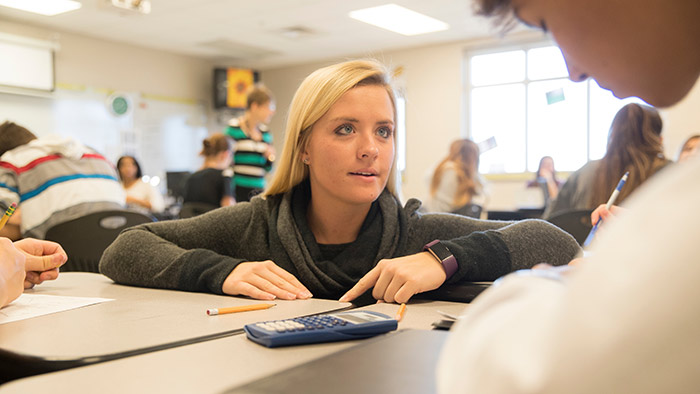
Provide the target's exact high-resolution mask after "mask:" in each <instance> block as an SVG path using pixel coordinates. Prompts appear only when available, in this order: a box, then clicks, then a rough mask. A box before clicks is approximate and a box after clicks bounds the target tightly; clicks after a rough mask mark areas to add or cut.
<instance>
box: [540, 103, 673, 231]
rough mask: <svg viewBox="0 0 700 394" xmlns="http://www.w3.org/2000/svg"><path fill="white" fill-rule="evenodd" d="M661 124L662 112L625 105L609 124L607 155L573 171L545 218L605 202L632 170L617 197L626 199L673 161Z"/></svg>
mask: <svg viewBox="0 0 700 394" xmlns="http://www.w3.org/2000/svg"><path fill="white" fill-rule="evenodd" d="M662 126H663V122H662V121H661V116H660V115H659V112H658V111H657V110H656V109H654V108H652V107H649V106H646V105H640V104H627V105H625V106H624V107H622V108H621V109H620V110H619V111H618V112H617V114H616V115H615V118H614V119H613V122H612V125H611V126H610V134H609V136H608V149H607V151H606V153H605V156H604V157H603V158H602V159H600V160H595V161H591V162H588V163H587V164H585V165H584V166H583V167H581V168H580V169H579V170H577V171H576V172H574V173H573V174H571V176H570V177H569V178H568V179H567V180H566V183H565V184H564V186H563V187H562V188H561V191H560V193H559V196H558V197H557V198H556V199H555V200H554V202H553V203H552V204H551V205H550V206H549V207H548V209H547V210H546V211H545V213H544V218H547V219H548V218H551V217H553V216H556V215H557V214H559V213H562V212H566V211H569V210H574V209H591V210H592V209H594V208H596V207H597V206H598V205H600V204H604V203H605V202H606V201H607V200H608V198H610V193H612V191H613V190H615V186H617V183H618V182H619V181H620V177H621V176H622V174H624V173H625V172H627V171H629V173H630V175H629V178H628V179H627V183H625V187H624V188H623V189H622V191H621V192H620V195H619V196H618V198H617V204H620V203H621V202H623V201H624V200H625V199H626V198H627V197H628V196H629V195H630V194H632V192H634V191H635V190H636V189H637V188H638V187H639V186H640V185H641V184H642V183H644V182H645V181H646V180H648V179H649V178H650V177H651V176H652V175H654V174H656V173H657V172H658V171H659V170H661V169H662V168H664V167H665V166H667V165H668V164H669V163H671V161H670V160H667V159H666V158H665V157H664V148H663V145H662V143H661V129H662Z"/></svg>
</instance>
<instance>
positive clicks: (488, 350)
mask: <svg viewBox="0 0 700 394" xmlns="http://www.w3.org/2000/svg"><path fill="white" fill-rule="evenodd" d="M478 5H479V9H480V13H481V14H486V15H510V14H512V13H513V12H515V15H516V16H517V18H519V19H520V20H522V21H524V22H525V23H527V24H529V25H533V26H538V27H540V28H542V29H544V30H546V31H549V32H551V34H552V36H553V38H554V39H555V40H556V41H557V43H558V44H559V46H560V48H561V50H562V53H563V54H564V57H565V58H566V61H567V65H568V68H569V74H570V77H571V79H573V80H577V81H578V80H584V79H586V78H587V77H588V76H591V77H594V78H596V79H597V81H598V82H599V83H600V84H601V86H606V87H608V88H610V89H612V91H613V92H614V93H615V94H616V95H617V96H619V97H624V96H627V95H638V96H639V97H641V98H642V99H644V100H645V101H646V102H648V103H649V104H652V105H656V106H668V105H672V104H674V103H676V102H678V101H680V100H681V99H682V98H683V97H684V96H685V95H686V94H687V93H688V91H689V90H690V89H691V88H692V86H693V84H694V83H695V82H696V80H697V79H698V76H699V75H700V51H698V50H697V39H698V37H700V24H698V23H697V21H698V20H700V2H698V1H694V0H679V1H673V2H660V1H656V0H617V1H609V0H589V1H586V2H580V1H573V0H560V1H554V0H513V1H507V0H502V1H496V0H478ZM640 48H644V53H645V54H647V56H645V60H644V61H641V60H640V57H639V54H640V52H639V49H640ZM664 172H665V173H664V174H663V175H661V176H659V177H655V178H654V179H652V180H650V181H649V182H647V183H645V184H644V185H642V186H641V188H640V189H639V190H638V191H637V192H635V195H634V196H632V197H631V198H630V199H629V200H628V201H626V202H625V206H626V208H627V209H626V210H625V211H624V213H621V214H620V215H619V216H618V217H617V218H616V220H614V221H610V222H609V223H608V222H606V223H605V227H606V231H605V232H600V233H599V234H598V236H600V237H599V238H597V239H596V240H595V241H594V243H593V245H592V248H591V257H589V258H587V259H586V261H584V262H582V263H580V264H579V265H578V266H576V267H572V268H570V269H569V270H562V269H561V268H552V269H543V270H530V271H524V272H523V273H519V274H513V275H508V276H506V277H505V278H503V279H502V280H500V281H499V285H498V286H494V287H493V288H491V289H488V290H487V291H485V292H484V293H482V294H481V295H480V296H479V297H477V299H476V300H475V302H473V303H472V305H470V306H469V308H468V309H467V313H466V315H465V316H464V317H463V318H461V319H460V320H459V321H458V322H457V323H456V325H455V326H454V327H453V329H452V332H451V333H450V336H449V337H448V339H447V341H446V342H445V345H444V348H443V352H442V354H441V356H440V360H439V363H438V365H437V368H436V372H437V382H438V392H440V393H467V392H469V393H568V394H571V393H636V394H639V393H697V392H700V374H698V373H697V372H698V369H699V368H700V314H698V310H700V287H698V285H697V279H698V278H699V277H700V264H698V263H699V261H698V248H697V245H698V232H697V223H699V222H700V205H698V201H700V182H698V176H699V175H700V159H698V158H697V157H695V158H692V159H689V160H687V161H686V162H684V163H681V164H678V165H675V166H673V167H672V168H669V169H668V170H665V171H664Z"/></svg>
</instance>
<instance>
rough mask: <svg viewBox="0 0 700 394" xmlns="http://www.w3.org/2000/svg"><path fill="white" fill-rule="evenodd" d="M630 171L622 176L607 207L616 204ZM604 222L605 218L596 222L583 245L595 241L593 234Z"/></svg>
mask: <svg viewBox="0 0 700 394" xmlns="http://www.w3.org/2000/svg"><path fill="white" fill-rule="evenodd" d="M629 174H630V172H629V171H627V172H625V175H623V176H622V178H621V179H620V182H618V183H617V187H616V188H615V190H613V192H612V194H611V195H610V198H609V199H608V203H607V204H605V208H606V209H610V207H612V206H613V204H615V200H617V196H618V195H619V194H620V190H622V187H623V186H625V182H627V177H628V176H629ZM602 222H603V219H600V218H599V219H598V221H597V222H596V223H595V226H593V228H592V229H591V232H590V233H588V236H587V237H586V240H585V241H583V246H588V245H589V244H590V243H591V241H593V236H594V235H595V232H596V230H597V229H598V225H600V223H602Z"/></svg>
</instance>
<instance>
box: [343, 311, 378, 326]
mask: <svg viewBox="0 0 700 394" xmlns="http://www.w3.org/2000/svg"><path fill="white" fill-rule="evenodd" d="M335 317H337V318H339V319H344V320H347V321H349V322H351V323H355V324H362V323H369V322H373V321H378V320H384V319H382V318H381V317H380V316H377V315H373V314H371V313H365V312H353V313H343V314H338V315H335Z"/></svg>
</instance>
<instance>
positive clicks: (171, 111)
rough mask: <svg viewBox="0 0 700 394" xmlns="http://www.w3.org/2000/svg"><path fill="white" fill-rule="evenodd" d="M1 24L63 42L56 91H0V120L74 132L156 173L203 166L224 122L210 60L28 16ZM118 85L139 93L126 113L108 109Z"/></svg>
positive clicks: (17, 32)
mask: <svg viewBox="0 0 700 394" xmlns="http://www.w3.org/2000/svg"><path fill="white" fill-rule="evenodd" d="M0 32H2V33H7V34H12V35H15V36H21V37H27V38H33V39H38V40H45V41H52V42H55V43H57V44H58V45H59V49H58V51H57V52H56V54H55V73H56V86H57V89H56V91H55V92H53V93H50V94H39V95H36V96H27V95H18V94H8V93H0V122H2V121H4V120H5V119H9V120H12V121H15V122H16V123H18V124H21V125H23V126H26V127H27V128H29V129H30V130H32V131H33V132H34V133H35V134H37V135H39V136H41V135H45V134H49V133H58V134H63V135H70V136H73V137H75V138H77V139H78V140H80V141H82V142H83V143H86V144H88V145H90V146H92V147H94V148H95V149H98V150H99V151H101V152H102V153H103V154H105V155H106V156H107V157H108V158H109V159H111V160H116V159H117V158H118V157H119V156H121V155H122V154H124V153H131V154H135V155H136V157H137V158H138V159H139V160H140V162H141V165H142V167H143V169H144V172H145V173H146V174H149V175H159V176H161V177H162V176H164V175H165V171H166V170H194V169H196V168H197V167H199V165H200V162H201V160H200V158H199V157H198V156H197V153H198V152H199V149H200V148H201V140H202V139H203V138H204V137H205V136H206V134H207V133H208V131H209V130H210V129H212V130H217V129H218V126H217V125H215V124H213V121H212V118H213V117H212V116H211V114H210V108H211V107H210V101H211V100H210V97H211V95H212V68H213V66H212V64H210V62H208V61H206V60H203V59H197V58H193V57H188V56H181V55H175V54H171V53H168V52H163V51H157V50H153V49H146V48H141V47H137V46H133V45H127V44H120V43H115V42H109V41H104V40H97V39H93V38H89V37H84V36H80V35H76V34H71V33H65V32H57V31H53V30H50V29H45V28H40V27H34V26H30V25H25V24H17V23H10V22H2V23H0ZM115 91H116V92H121V93H124V94H126V95H127V96H128V97H130V98H131V99H132V104H133V105H132V110H131V111H130V112H129V113H127V114H126V115H123V116H116V115H114V114H113V113H111V112H110V111H109V109H108V105H107V104H108V102H107V98H108V97H109V96H110V94H111V93H112V92H115Z"/></svg>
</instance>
